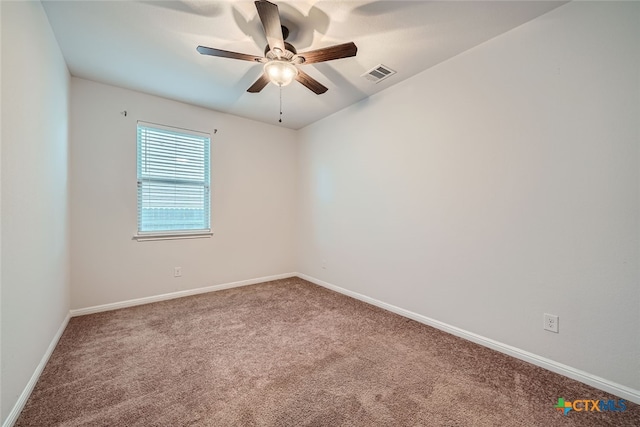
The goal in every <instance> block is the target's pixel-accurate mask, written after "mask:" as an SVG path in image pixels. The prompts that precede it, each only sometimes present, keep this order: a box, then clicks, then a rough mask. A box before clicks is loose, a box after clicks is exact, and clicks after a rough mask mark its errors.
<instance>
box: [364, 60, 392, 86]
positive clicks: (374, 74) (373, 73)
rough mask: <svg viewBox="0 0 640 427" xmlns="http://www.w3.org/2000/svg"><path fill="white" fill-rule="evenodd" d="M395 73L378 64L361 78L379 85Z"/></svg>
mask: <svg viewBox="0 0 640 427" xmlns="http://www.w3.org/2000/svg"><path fill="white" fill-rule="evenodd" d="M395 73H396V72H395V71H393V70H392V69H391V68H389V67H387V66H386V65H382V64H378V65H376V66H375V67H373V68H372V69H370V70H369V71H367V72H366V73H364V74H363V75H362V77H365V78H366V79H367V80H370V81H372V82H374V83H379V82H381V81H383V80H384V79H386V78H387V77H391V76H393V75H394V74H395Z"/></svg>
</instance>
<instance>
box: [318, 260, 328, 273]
mask: <svg viewBox="0 0 640 427" xmlns="http://www.w3.org/2000/svg"><path fill="white" fill-rule="evenodd" d="M320 267H322V269H323V270H326V269H327V260H326V259H323V260H322V262H321V263H320Z"/></svg>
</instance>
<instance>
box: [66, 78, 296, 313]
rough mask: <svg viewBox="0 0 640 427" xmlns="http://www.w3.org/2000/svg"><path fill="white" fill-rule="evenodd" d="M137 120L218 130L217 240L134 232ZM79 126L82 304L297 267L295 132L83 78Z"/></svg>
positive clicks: (75, 259)
mask: <svg viewBox="0 0 640 427" xmlns="http://www.w3.org/2000/svg"><path fill="white" fill-rule="evenodd" d="M124 110H126V111H127V116H126V117H124V116H123V115H122V114H121V111H124ZM137 120H142V121H147V122H153V123H161V124H165V125H169V126H176V127H182V128H187V129H194V130H198V131H203V132H209V133H211V134H212V142H211V144H212V145H211V156H212V159H211V169H212V170H211V188H212V193H211V196H212V199H211V200H212V201H211V205H212V228H213V230H214V235H213V237H212V238H209V239H192V240H171V241H152V242H137V241H134V240H132V237H133V235H134V234H135V232H136V227H137V225H136V122H137ZM214 129H218V133H217V134H215V135H214V134H213V132H214ZM70 132H71V178H70V179H71V220H72V224H73V227H72V230H71V258H72V261H71V265H72V269H71V270H72V273H71V284H72V285H71V286H72V293H71V305H72V308H85V307H91V306H95V305H101V304H107V303H113V302H120V301H126V300H130V299H135V298H141V297H148V296H153V295H159V294H163V293H169V292H175V291H180V290H187V289H194V288H200V287H205V286H212V285H218V284H224V283H229V282H234V281H240V280H248V279H253V278H259V277H264V276H270V275H276V274H283V273H289V272H293V271H295V264H294V238H293V233H294V231H295V230H294V227H293V221H294V219H295V217H296V213H295V207H296V205H295V199H294V195H295V186H296V179H295V178H296V158H297V145H296V132H295V131H292V130H289V129H284V128H280V127H277V126H272V125H267V124H264V123H258V122H255V121H251V120H247V119H242V118H239V117H235V116H231V115H227V114H222V113H217V112H214V111H211V110H206V109H203V108H198V107H194V106H190V105H186V104H182V103H179V102H175V101H170V100H167V99H163V98H158V97H154V96H150V95H146V94H142V93H139V92H133V91H130V90H126V89H121V88H117V87H114V86H108V85H104V84H99V83H95V82H91V81H88V80H83V79H78V78H75V77H74V78H72V79H71V131H70ZM177 266H179V267H182V274H183V276H182V277H181V278H174V277H173V270H174V267H177Z"/></svg>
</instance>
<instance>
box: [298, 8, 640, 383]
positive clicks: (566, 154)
mask: <svg viewBox="0 0 640 427" xmlns="http://www.w3.org/2000/svg"><path fill="white" fill-rule="evenodd" d="M638 40H640V4H638V3H617V2H616V3H613V2H578V3H575V2H574V3H570V4H568V5H565V6H563V7H560V8H558V9H556V10H554V11H552V12H550V13H548V14H546V15H544V16H542V17H540V18H538V19H536V20H534V21H532V22H530V23H527V24H525V25H523V26H521V27H519V28H517V29H515V30H513V31H511V32H509V33H507V34H505V35H502V36H500V37H497V38H495V39H493V40H490V41H489V42H487V43H485V44H483V45H481V46H479V47H477V48H474V49H472V50H469V51H467V52H465V53H463V54H461V55H459V56H457V57H455V58H453V59H451V60H449V61H447V62H445V63H443V64H440V65H438V66H436V67H434V68H432V69H430V70H427V71H425V72H423V73H421V74H419V75H417V76H415V77H413V78H411V79H409V80H406V81H404V82H402V83H400V84H398V85H396V86H394V87H391V88H390V89H388V90H386V91H384V92H381V93H379V94H378V95H376V96H373V97H371V98H369V99H367V100H364V101H362V102H361V103H359V104H357V105H354V106H352V107H350V108H347V109H346V110H343V111H341V112H339V113H337V114H335V115H333V116H330V117H328V118H326V119H324V120H322V121H320V122H318V123H315V124H313V125H311V126H309V127H307V128H305V129H303V130H301V132H300V140H301V147H300V164H299V168H300V188H299V196H300V224H299V229H298V232H299V233H298V243H299V247H300V251H299V259H298V269H299V270H298V271H300V272H302V273H304V274H307V275H309V276H312V277H315V278H318V279H320V280H323V281H326V282H329V283H331V284H334V285H336V286H340V287H343V288H346V289H348V290H351V291H354V292H358V293H361V294H364V295H366V296H369V297H372V298H375V299H378V300H381V301H383V302H386V303H388V304H392V305H395V306H397V307H400V308H403V309H406V310H410V311H413V312H415V313H418V314H421V315H423V316H427V317H430V318H433V319H436V320H438V321H441V322H445V323H448V324H450V325H453V326H456V327H459V328H462V329H464V330H467V331H470V332H473V333H476V334H479V335H482V336H485V337H488V338H491V339H493V340H497V341H499V342H502V343H505V344H509V345H511V346H515V347H517V348H520V349H523V350H526V351H529V352H532V353H534V354H537V355H539V356H543V357H546V358H549V359H552V360H555V361H557V362H560V363H564V364H567V365H569V366H572V367H574V368H577V369H580V370H584V371H586V372H588V373H591V374H592V375H597V376H600V377H604V378H605V379H607V380H609V381H613V382H616V383H619V384H622V385H625V386H628V387H631V388H635V389H636V390H640V335H639V334H640V333H639V331H640V288H639V283H640V282H639V279H640V277H639V273H638V268H639V265H638V264H639V251H638V249H639V244H640V240H639V238H640V227H639V224H638V222H639V218H640V209H639V189H640V187H639V176H638V169H639V166H640V164H639V152H638V147H639V135H640V134H639V123H640V120H639V119H640V96H639V95H640V87H639V82H640V78H639V77H640V73H639V71H640V53H639V47H638ZM323 259H324V260H326V269H323V268H322V267H321V263H322V260H323ZM544 312H548V313H553V314H557V315H559V316H560V333H559V334H553V333H550V332H545V331H543V330H542V316H543V313H544Z"/></svg>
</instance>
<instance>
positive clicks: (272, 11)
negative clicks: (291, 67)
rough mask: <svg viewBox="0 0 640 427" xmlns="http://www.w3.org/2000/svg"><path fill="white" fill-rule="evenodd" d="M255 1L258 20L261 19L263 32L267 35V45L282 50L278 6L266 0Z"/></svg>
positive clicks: (282, 41) (272, 48) (282, 43)
mask: <svg viewBox="0 0 640 427" xmlns="http://www.w3.org/2000/svg"><path fill="white" fill-rule="evenodd" d="M255 3H256V9H258V15H259V16H260V21H262V26H263V27H264V34H265V35H266V36H267V42H268V43H269V47H270V48H271V50H274V49H275V48H278V49H280V51H281V52H284V50H285V49H284V40H283V38H282V27H281V24H280V13H278V6H277V5H275V4H273V3H270V2H268V1H266V0H258V1H256V2H255Z"/></svg>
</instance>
